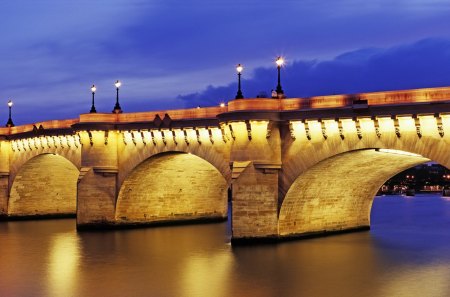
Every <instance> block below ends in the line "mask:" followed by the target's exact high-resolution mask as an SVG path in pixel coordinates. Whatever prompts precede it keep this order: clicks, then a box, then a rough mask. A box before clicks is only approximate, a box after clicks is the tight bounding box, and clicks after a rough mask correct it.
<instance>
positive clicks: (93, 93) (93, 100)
mask: <svg viewBox="0 0 450 297" xmlns="http://www.w3.org/2000/svg"><path fill="white" fill-rule="evenodd" d="M95 91H97V87H96V86H95V85H92V87H91V92H92V105H91V110H90V113H96V112H97V110H96V109H95V98H94V97H95Z"/></svg>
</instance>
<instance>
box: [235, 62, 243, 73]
mask: <svg viewBox="0 0 450 297" xmlns="http://www.w3.org/2000/svg"><path fill="white" fill-rule="evenodd" d="M242 70H244V67H243V66H242V65H241V64H237V66H236V71H237V72H238V73H241V72H242Z"/></svg>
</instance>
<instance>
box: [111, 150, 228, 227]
mask: <svg viewBox="0 0 450 297" xmlns="http://www.w3.org/2000/svg"><path fill="white" fill-rule="evenodd" d="M227 190H228V182H227V180H226V178H225V177H224V175H223V173H221V172H220V171H219V170H217V168H216V167H215V166H213V165H212V164H211V163H209V162H208V161H206V160H204V159H202V158H200V157H198V156H196V155H194V154H189V153H184V152H177V151H171V152H165V153H160V154H156V155H153V156H151V157H149V158H147V159H146V160H144V161H143V162H141V163H140V164H139V165H138V166H136V167H135V168H134V170H133V171H131V172H130V173H129V174H128V176H127V177H126V178H125V179H124V181H123V183H122V185H121V187H120V191H119V195H118V198H117V203H116V215H115V218H116V221H117V222H118V223H119V224H120V223H124V224H126V223H131V224H139V223H151V222H158V221H178V220H180V221H181V220H193V219H211V218H225V217H226V216H227Z"/></svg>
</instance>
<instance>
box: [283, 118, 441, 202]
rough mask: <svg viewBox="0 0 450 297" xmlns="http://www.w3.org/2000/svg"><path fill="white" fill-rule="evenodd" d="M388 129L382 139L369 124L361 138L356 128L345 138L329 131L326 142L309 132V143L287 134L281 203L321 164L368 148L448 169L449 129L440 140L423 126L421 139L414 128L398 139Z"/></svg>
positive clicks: (408, 129)
mask: <svg viewBox="0 0 450 297" xmlns="http://www.w3.org/2000/svg"><path fill="white" fill-rule="evenodd" d="M353 125H354V123H353ZM350 126H351V125H350ZM388 126H389V125H387V127H385V128H384V129H383V130H381V137H378V136H377V134H376V131H375V128H374V127H373V122H371V121H369V123H367V125H365V126H363V127H362V135H361V136H362V137H361V138H359V137H358V134H357V133H356V128H355V127H353V128H352V127H350V128H349V129H348V130H349V131H347V132H345V133H344V135H343V137H344V138H341V136H340V135H339V132H338V131H337V130H336V131H331V132H330V134H329V135H328V137H327V139H324V137H323V135H322V133H321V130H320V129H319V130H317V131H312V132H311V134H312V139H311V140H308V139H307V138H306V136H305V135H304V134H299V135H297V139H296V140H292V139H290V135H289V134H286V135H285V141H284V142H283V143H284V147H283V152H282V164H283V168H282V172H281V174H280V177H279V185H280V187H279V201H280V203H282V201H283V200H284V198H285V195H286V193H287V191H288V190H289V189H290V188H291V186H292V185H293V183H294V182H295V181H296V180H297V179H298V177H299V176H300V175H302V174H303V173H305V172H307V171H308V170H309V169H310V168H312V167H313V166H315V165H316V164H318V163H320V162H321V161H323V160H326V159H329V158H331V157H333V156H338V155H340V154H343V153H346V152H350V151H355V150H362V149H371V148H380V149H392V150H399V151H405V152H410V153H413V154H418V155H421V156H424V157H425V158H428V159H430V160H433V161H435V162H437V163H439V164H441V165H443V166H445V167H447V168H450V154H449V153H448V151H449V149H448V148H449V144H450V127H446V128H445V135H444V136H443V137H441V136H440V135H439V133H438V130H437V129H436V128H435V127H434V126H432V127H431V128H430V127H428V126H425V127H424V129H423V135H422V136H421V137H419V136H418V135H417V132H416V130H415V127H414V126H413V125H412V126H407V127H405V128H404V129H401V133H400V136H397V135H396V133H395V130H394V127H393V126H392V127H388Z"/></svg>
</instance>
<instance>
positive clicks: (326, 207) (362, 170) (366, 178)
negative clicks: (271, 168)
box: [278, 149, 430, 237]
mask: <svg viewBox="0 0 450 297" xmlns="http://www.w3.org/2000/svg"><path fill="white" fill-rule="evenodd" d="M428 161H430V159H428V158H426V157H423V156H420V155H417V154H412V153H407V152H403V151H396V150H384V149H362V150H355V151H349V152H346V153H341V154H338V155H334V156H332V157H330V158H328V159H325V160H322V161H321V162H319V163H317V164H316V165H314V166H313V167H311V168H310V169H309V170H307V171H306V172H304V173H302V174H301V175H300V176H298V178H297V179H296V180H295V181H294V183H293V184H292V185H291V187H290V188H289V190H288V192H287V193H286V196H285V199H284V201H283V203H282V205H281V208H280V213H279V221H278V232H279V235H280V236H281V237H290V236H302V235H308V234H314V233H322V232H336V231H343V230H351V229H360V228H368V227H369V226H370V211H371V207H372V202H373V199H374V197H375V194H376V192H377V191H378V189H379V188H380V187H381V186H382V185H383V183H384V182H385V181H386V180H388V179H389V178H391V177H392V176H394V175H396V174H397V173H400V172H402V171H403V170H406V169H408V168H410V167H413V166H416V165H419V164H422V163H425V162H428Z"/></svg>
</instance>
